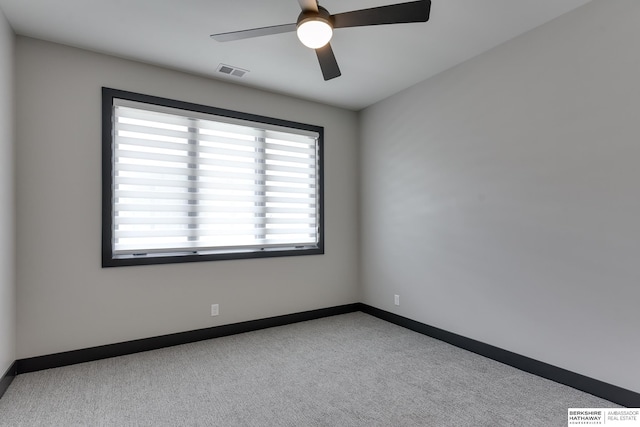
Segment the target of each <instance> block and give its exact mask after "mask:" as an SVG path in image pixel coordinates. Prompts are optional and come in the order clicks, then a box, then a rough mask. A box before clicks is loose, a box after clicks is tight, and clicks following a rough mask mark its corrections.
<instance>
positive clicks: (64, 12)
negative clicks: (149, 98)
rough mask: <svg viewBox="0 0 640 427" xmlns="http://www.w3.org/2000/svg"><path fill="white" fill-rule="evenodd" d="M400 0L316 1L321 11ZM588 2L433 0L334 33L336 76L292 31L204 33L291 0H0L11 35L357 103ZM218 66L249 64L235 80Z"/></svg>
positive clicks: (275, 11) (294, 7)
mask: <svg viewBox="0 0 640 427" xmlns="http://www.w3.org/2000/svg"><path fill="white" fill-rule="evenodd" d="M404 1H406V0H350V1H342V0H321V5H322V6H324V7H325V8H327V9H328V10H329V12H330V13H340V12H346V11H349V10H356V9H364V8H369V7H375V6H381V5H385V4H392V3H402V2H404ZM589 1H590V0H432V5H431V18H430V20H429V22H426V23H418V24H399V25H385V26H375V27H358V28H344V29H339V30H336V31H335V33H334V36H333V39H332V41H331V45H332V47H333V50H334V53H335V55H336V58H337V60H338V63H339V65H340V68H341V70H342V76H341V77H338V78H336V79H333V80H330V81H324V80H323V78H322V74H321V72H320V67H319V65H318V62H317V59H316V56H315V52H313V50H310V49H308V48H305V47H304V46H303V45H302V44H301V43H300V42H299V41H298V40H297V38H296V35H295V33H286V34H279V35H272V36H265V37H260V38H254V39H247V40H239V41H234V42H227V43H219V42H216V41H214V40H212V39H211V38H209V35H210V34H213V33H221V32H228V31H236V30H242V29H248V28H254V27H264V26H270V25H279V24H287V23H293V22H295V21H296V18H297V16H298V14H299V13H300V6H299V5H298V2H297V1H296V0H269V1H266V0H226V1H225V0H56V1H51V0H0V9H2V11H3V12H4V14H5V16H6V17H7V19H8V20H9V23H10V24H11V26H12V27H13V29H14V31H15V32H16V33H17V34H20V35H25V36H30V37H36V38H40V39H44V40H50V41H54V42H57V43H62V44H66V45H71V46H77V47H81V48H85V49H89V50H93V51H98V52H103V53H108V54H113V55H117V56H120V57H124V58H130V59H135V60H139V61H144V62H148V63H152V64H157V65H161V66H165V67H170V68H174V69H178V70H183V71H187V72H191V73H195V74H199V75H204V76H208V77H213V78H216V79H221V80H227V81H232V82H234V83H237V84H242V85H247V86H251V87H256V88H262V89H266V90H270V91H275V92H279V93H284V94H288V95H292V96H296V97H301V98H305V99H311V100H316V101H319V102H323V103H326V104H331V105H336V106H340V107H345V108H349V109H353V110H359V109H361V108H364V107H366V106H368V105H371V104H373V103H375V102H377V101H379V100H381V99H384V98H386V97H387V96H389V95H392V94H393V93H396V92H398V91H400V90H402V89H405V88H407V87H409V86H411V85H413V84H415V83H417V82H419V81H422V80H424V79H426V78H428V77H430V76H433V75H435V74H437V73H439V72H441V71H444V70H446V69H448V68H450V67H452V66H454V65H456V64H459V63H461V62H463V61H465V60H467V59H469V58H471V57H473V56H476V55H478V54H480V53H482V52H484V51H486V50H488V49H491V48H492V47H494V46H497V45H499V44H501V43H503V42H505V41H507V40H509V39H511V38H513V37H515V36H517V35H519V34H522V33H524V32H526V31H528V30H531V29H533V28H535V27H537V26H539V25H542V24H544V23H545V22H548V21H550V20H551V19H553V18H555V17H557V16H559V15H561V14H563V13H566V12H568V11H570V10H572V9H575V8H576V7H579V6H581V5H583V4H585V3H588V2H589ZM220 63H224V64H228V65H232V66H235V67H239V68H243V69H246V70H249V73H247V74H246V75H245V77H242V78H237V77H231V76H226V75H223V74H220V73H218V72H217V71H216V70H217V68H218V65H219V64H220Z"/></svg>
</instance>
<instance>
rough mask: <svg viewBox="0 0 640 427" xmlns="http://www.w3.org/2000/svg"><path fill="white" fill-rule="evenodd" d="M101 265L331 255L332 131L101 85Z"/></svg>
mask: <svg viewBox="0 0 640 427" xmlns="http://www.w3.org/2000/svg"><path fill="white" fill-rule="evenodd" d="M102 108H103V113H102V120H103V124H102V126H103V131H102V132H103V136H102V138H103V151H102V156H103V172H102V173H103V178H102V180H103V184H102V187H103V188H102V192H103V194H102V199H103V208H102V265H103V267H113V266H124V265H139V264H161V263H174V262H191V261H207V260H218V259H236V258H258V257H271V256H291V255H310V254H322V253H324V244H323V211H322V201H323V194H322V142H323V128H322V127H319V126H313V125H307V124H301V123H293V122H289V121H285V120H279V119H273V118H268V117H261V116H256V115H251V114H245V113H238V112H234V111H229V110H223V109H218V108H214V107H208V106H203V105H196V104H190V103H186V102H180V101H173V100H168V99H163V98H157V97H152V96H147V95H140V94H135V93H131V92H124V91H120V90H115V89H108V88H103V90H102Z"/></svg>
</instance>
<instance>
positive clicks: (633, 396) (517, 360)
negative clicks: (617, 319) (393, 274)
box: [360, 304, 640, 408]
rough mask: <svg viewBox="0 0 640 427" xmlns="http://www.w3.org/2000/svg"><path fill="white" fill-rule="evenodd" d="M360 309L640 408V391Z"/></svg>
mask: <svg viewBox="0 0 640 427" xmlns="http://www.w3.org/2000/svg"><path fill="white" fill-rule="evenodd" d="M360 311H362V312H364V313H367V314H370V315H372V316H375V317H378V318H380V319H382V320H386V321H387V322H391V323H394V324H396V325H398V326H402V327H404V328H407V329H411V330H412V331H415V332H418V333H421V334H423V335H427V336H430V337H432V338H436V339H438V340H440V341H444V342H447V343H449V344H452V345H454V346H456V347H460V348H462V349H465V350H468V351H471V352H473V353H476V354H479V355H481V356H484V357H488V358H489V359H493V360H495V361H498V362H501V363H504V364H505V365H509V366H513V367H514V368H518V369H520V370H521V371H525V372H529V373H530V374H534V375H537V376H539V377H542V378H546V379H548V380H551V381H555V382H557V383H560V384H564V385H567V386H569V387H573V388H575V389H577V390H580V391H584V392H586V393H589V394H592V395H594V396H597V397H600V398H602V399H606V400H608V401H610V402H613V403H617V404H618V405H622V406H626V407H628V408H639V407H640V393H636V392H634V391H631V390H627V389H624V388H621V387H618V386H615V385H612V384H608V383H605V382H603V381H599V380H596V379H593V378H589V377H586V376H584V375H581V374H577V373H575V372H571V371H568V370H566V369H562V368H558V367H557V366H553V365H549V364H548V363H544V362H540V361H538V360H534V359H531V358H529V357H525V356H522V355H519V354H517V353H513V352H510V351H507V350H503V349H501V348H498V347H495V346H492V345H489V344H485V343H483V342H480V341H476V340H473V339H470V338H466V337H463V336H461V335H457V334H454V333H451V332H447V331H445V330H442V329H439V328H435V327H433V326H429V325H425V324H424V323H420V322H417V321H415V320H411V319H408V318H406V317H402V316H399V315H397V314H394V313H390V312H388V311H384V310H381V309H379V308H375V307H371V306H369V305H366V304H360Z"/></svg>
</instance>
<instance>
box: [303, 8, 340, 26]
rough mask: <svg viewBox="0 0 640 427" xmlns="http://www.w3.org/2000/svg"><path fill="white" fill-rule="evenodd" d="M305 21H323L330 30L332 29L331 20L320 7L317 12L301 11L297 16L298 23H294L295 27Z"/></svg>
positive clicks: (326, 11) (326, 12) (328, 14)
mask: <svg viewBox="0 0 640 427" xmlns="http://www.w3.org/2000/svg"><path fill="white" fill-rule="evenodd" d="M307 21H324V22H326V23H327V24H329V26H330V27H331V28H333V18H332V17H331V14H330V13H329V11H328V10H327V9H325V8H324V7H322V6H318V12H315V11H311V10H303V11H302V12H301V13H300V15H298V21H297V22H296V27H299V26H300V25H301V24H302V23H304V22H307Z"/></svg>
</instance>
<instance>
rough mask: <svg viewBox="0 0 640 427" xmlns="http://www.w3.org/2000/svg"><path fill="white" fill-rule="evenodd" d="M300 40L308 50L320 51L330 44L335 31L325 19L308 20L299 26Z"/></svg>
mask: <svg viewBox="0 0 640 427" xmlns="http://www.w3.org/2000/svg"><path fill="white" fill-rule="evenodd" d="M297 33H298V38H299V39H300V41H301V42H302V44H303V45H305V46H306V47H308V48H311V49H318V48H321V47H322V46H324V45H326V44H327V43H329V40H331V36H333V29H332V28H331V25H329V24H328V23H327V22H326V21H325V20H323V19H318V18H316V19H307V20H305V21H302V22H301V23H300V25H298V29H297Z"/></svg>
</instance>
